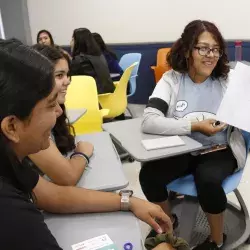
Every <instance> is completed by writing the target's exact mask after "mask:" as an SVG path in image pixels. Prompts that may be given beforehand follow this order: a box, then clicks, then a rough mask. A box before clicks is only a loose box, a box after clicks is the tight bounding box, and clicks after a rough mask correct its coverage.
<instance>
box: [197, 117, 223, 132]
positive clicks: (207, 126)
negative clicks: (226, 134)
mask: <svg viewBox="0 0 250 250" xmlns="http://www.w3.org/2000/svg"><path fill="white" fill-rule="evenodd" d="M215 122H216V120H214V119H207V120H204V121H201V122H194V123H192V131H196V132H200V133H202V134H204V135H207V136H211V135H215V134H216V133H218V132H220V131H222V130H223V129H224V128H225V127H226V126H227V125H226V124H225V123H221V124H220V125H217V126H214V124H215Z"/></svg>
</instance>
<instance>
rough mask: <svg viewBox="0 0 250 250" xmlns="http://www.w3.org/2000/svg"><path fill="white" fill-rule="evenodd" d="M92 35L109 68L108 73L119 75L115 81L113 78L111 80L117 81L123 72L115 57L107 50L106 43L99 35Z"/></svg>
mask: <svg viewBox="0 0 250 250" xmlns="http://www.w3.org/2000/svg"><path fill="white" fill-rule="evenodd" d="M92 35H93V37H94V38H95V41H96V42H97V44H98V45H99V47H100V49H101V51H102V54H103V55H104V57H105V59H106V61H107V64H108V67H109V72H110V73H116V74H120V76H119V77H118V78H117V79H114V78H113V80H114V81H119V80H120V78H121V76H122V74H123V70H122V68H121V66H120V65H119V62H118V58H117V55H116V54H115V53H114V52H113V51H112V50H111V49H109V48H108V46H107V45H106V43H105V42H104V40H103V38H102V37H101V35H100V34H98V33H92Z"/></svg>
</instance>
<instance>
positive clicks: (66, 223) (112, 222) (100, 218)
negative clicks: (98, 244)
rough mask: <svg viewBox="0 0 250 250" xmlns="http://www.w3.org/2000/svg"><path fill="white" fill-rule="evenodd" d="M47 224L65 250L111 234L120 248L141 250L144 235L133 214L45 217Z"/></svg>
mask: <svg viewBox="0 0 250 250" xmlns="http://www.w3.org/2000/svg"><path fill="white" fill-rule="evenodd" d="M45 222H46V224H47V225H48V228H49V229H50V230H51V232H52V234H53V235H54V237H55V238H56V240H57V242H58V244H59V245H60V246H61V248H62V249H63V250H72V248H71V246H72V245H74V244H77V243H79V242H82V241H84V240H88V239H90V238H93V237H97V236H100V235H103V234H108V235H109V237H110V238H111V240H112V241H113V242H114V243H115V244H116V245H117V247H118V249H121V250H122V249H123V245H124V244H125V243H128V242H130V243H132V244H133V247H134V248H133V249H135V250H142V249H143V248H142V242H141V238H142V237H141V232H140V226H139V223H138V220H137V218H136V217H135V216H134V215H133V214H132V213H130V212H113V213H101V214H98V213H96V214H77V215H55V214H47V213H46V214H45Z"/></svg>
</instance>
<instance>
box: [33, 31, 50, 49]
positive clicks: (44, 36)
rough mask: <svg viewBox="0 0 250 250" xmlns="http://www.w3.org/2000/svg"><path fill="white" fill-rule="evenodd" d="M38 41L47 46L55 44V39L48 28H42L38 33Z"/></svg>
mask: <svg viewBox="0 0 250 250" xmlns="http://www.w3.org/2000/svg"><path fill="white" fill-rule="evenodd" d="M36 42H37V43H39V44H43V45H47V46H52V47H54V46H55V43H54V39H53V37H52V35H51V33H50V32H49V31H48V30H40V31H39V32H38V33H37V37H36Z"/></svg>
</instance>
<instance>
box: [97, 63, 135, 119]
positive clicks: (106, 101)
mask: <svg viewBox="0 0 250 250" xmlns="http://www.w3.org/2000/svg"><path fill="white" fill-rule="evenodd" d="M137 64H138V63H137V62H136V63H133V64H132V65H131V66H130V67H128V68H127V69H126V70H125V71H124V73H123V75H122V77H121V79H120V81H119V82H118V83H116V84H115V85H116V88H115V91H114V93H106V94H100V95H98V100H99V103H100V105H101V106H102V108H104V109H108V110H109V113H108V114H107V115H106V116H105V118H111V119H112V118H115V117H117V116H119V115H121V114H123V113H124V112H125V111H126V108H127V104H128V101H127V85H128V81H129V79H130V76H131V73H132V72H133V69H134V68H135V67H136V66H137Z"/></svg>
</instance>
